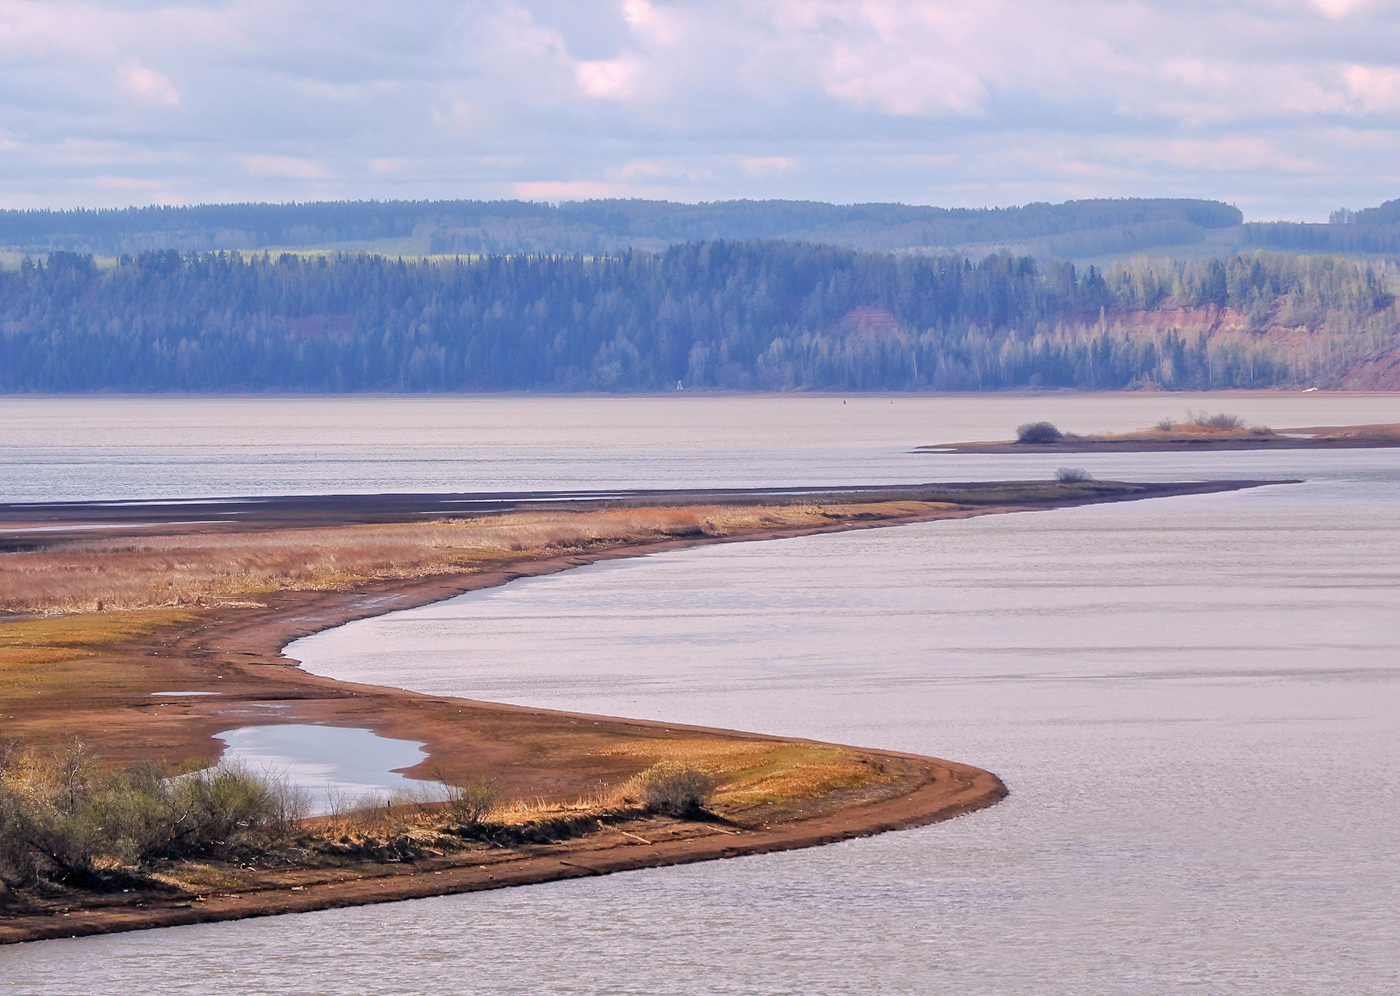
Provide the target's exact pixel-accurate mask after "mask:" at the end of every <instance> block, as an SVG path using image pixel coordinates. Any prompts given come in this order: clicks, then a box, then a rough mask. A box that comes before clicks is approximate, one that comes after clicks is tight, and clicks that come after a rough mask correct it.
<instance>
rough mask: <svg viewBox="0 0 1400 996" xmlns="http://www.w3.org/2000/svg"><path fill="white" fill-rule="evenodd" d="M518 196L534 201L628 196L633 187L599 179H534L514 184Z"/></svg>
mask: <svg viewBox="0 0 1400 996" xmlns="http://www.w3.org/2000/svg"><path fill="white" fill-rule="evenodd" d="M513 191H514V194H515V196H516V197H522V198H524V199H526V200H532V201H573V200H584V199H587V198H590V197H628V196H630V195H631V194H632V192H633V188H631V187H629V186H627V185H626V184H619V183H603V182H601V181H598V180H533V181H523V182H521V183H517V184H514V185H513Z"/></svg>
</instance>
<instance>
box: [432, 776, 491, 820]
mask: <svg viewBox="0 0 1400 996" xmlns="http://www.w3.org/2000/svg"><path fill="white" fill-rule="evenodd" d="M443 801H444V802H445V803H446V808H447V812H448V813H450V814H451V815H452V818H453V819H454V820H456V821H457V822H459V823H462V824H464V825H466V826H477V825H479V824H481V823H484V822H485V821H486V818H487V817H488V816H490V815H491V813H492V812H493V811H494V810H495V808H496V790H495V789H494V788H492V787H491V786H490V785H488V784H486V783H485V782H468V783H467V784H465V785H448V786H447V793H446V798H445V799H444V800H443Z"/></svg>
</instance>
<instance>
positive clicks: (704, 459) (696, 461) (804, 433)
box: [0, 394, 1400, 501]
mask: <svg viewBox="0 0 1400 996" xmlns="http://www.w3.org/2000/svg"><path fill="white" fill-rule="evenodd" d="M1222 407H1224V408H1226V409H1227V410H1229V411H1233V412H1236V413H1238V414H1240V415H1243V416H1244V417H1246V418H1248V419H1249V420H1251V421H1252V422H1256V423H1260V424H1265V425H1273V426H1278V427H1283V426H1295V425H1317V424H1355V423H1366V422H1378V421H1388V422H1394V421H1400V396H1396V395H1391V396H1379V397H1357V396H1332V395H1323V394H1310V395H1259V394H1246V395H1223V396H1222V395H1180V394H1172V395H1160V394H1156V395H1154V394H1115V395H1049V396H1042V397H1002V396H989V395H973V396H936V397H914V396H895V397H881V398H871V397H864V398H860V397H856V398H849V399H845V398H840V397H823V396H810V395H792V396H762V397H692V396H686V395H672V396H665V397H642V398H629V397H583V398H580V397H562V398H512V397H466V398H461V397H456V398H435V397H393V398H374V397H332V398H199V397H196V398H181V397H136V398H123V397H92V398H30V397H3V396H0V501H63V500H74V501H76V500H95V499H133V498H145V499H149V498H180V497H187V498H203V497H210V496H232V495H267V494H337V493H366V492H439V491H482V490H486V491H493V490H508V491H528V490H537V489H544V490H550V489H567V488H601V489H608V488H621V487H636V488H645V487H739V486H745V485H753V486H764V487H766V486H773V485H779V484H794V485H800V484H812V485H821V484H861V483H880V482H905V483H907V482H910V481H913V480H958V479H965V478H960V475H961V474H964V473H966V469H965V465H964V464H963V463H962V460H963V459H964V458H957V457H946V456H945V457H942V458H933V457H930V456H927V455H924V456H919V455H914V454H911V453H910V452H909V450H910V448H911V447H913V446H918V445H921V444H925V443H938V442H958V441H962V440H967V439H1009V438H1011V435H1012V433H1013V432H1014V430H1015V427H1016V426H1017V425H1019V424H1020V423H1022V422H1027V421H1033V420H1037V419H1041V418H1048V419H1051V420H1053V421H1054V422H1056V423H1057V424H1058V425H1059V426H1060V427H1061V428H1062V429H1064V430H1066V431H1074V432H1096V431H1108V430H1126V429H1134V428H1141V427H1142V426H1145V425H1152V424H1154V423H1156V422H1157V421H1158V420H1159V419H1162V418H1166V417H1172V418H1178V419H1179V418H1182V417H1183V416H1184V413H1185V412H1186V410H1187V409H1210V410H1212V411H1215V410H1219V409H1220V408H1222ZM1000 466H1001V467H1002V468H1004V469H1002V470H1001V471H1000V475H1001V476H1004V475H1006V474H1012V475H1013V476H1014V475H1016V474H1032V475H1035V476H1043V475H1044V474H1046V473H1050V472H1053V471H1054V470H1055V467H1056V463H1055V461H1054V459H1052V458H1044V457H1040V458H1037V457H1029V458H1011V459H1009V460H1006V461H1004V462H1003V463H1002V464H1001V465H1000Z"/></svg>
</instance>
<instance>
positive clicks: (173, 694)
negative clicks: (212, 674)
mask: <svg viewBox="0 0 1400 996" xmlns="http://www.w3.org/2000/svg"><path fill="white" fill-rule="evenodd" d="M151 694H152V695H159V696H163V697H164V698H183V697H185V696H187V695H222V694H224V693H223V692H152V693H151Z"/></svg>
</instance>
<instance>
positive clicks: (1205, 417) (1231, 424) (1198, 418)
mask: <svg viewBox="0 0 1400 996" xmlns="http://www.w3.org/2000/svg"><path fill="white" fill-rule="evenodd" d="M1186 418H1187V420H1188V421H1189V422H1190V424H1191V425H1198V426H1200V427H1201V428H1202V429H1222V430H1229V429H1243V428H1244V427H1245V421H1244V419H1243V418H1241V417H1240V416H1238V415H1231V414H1230V413H1229V412H1216V413H1214V414H1211V413H1210V412H1206V411H1199V412H1187V413H1186Z"/></svg>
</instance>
